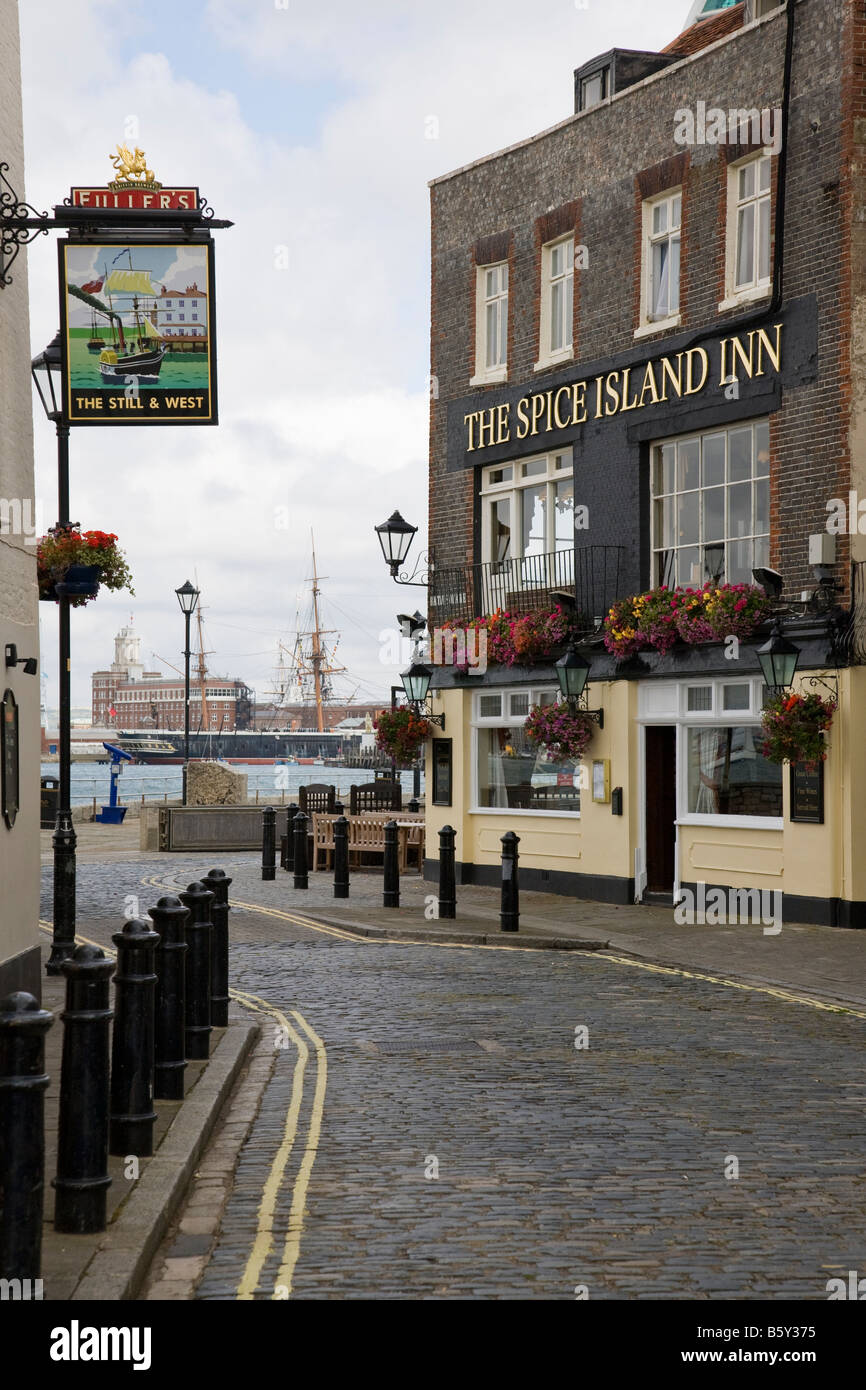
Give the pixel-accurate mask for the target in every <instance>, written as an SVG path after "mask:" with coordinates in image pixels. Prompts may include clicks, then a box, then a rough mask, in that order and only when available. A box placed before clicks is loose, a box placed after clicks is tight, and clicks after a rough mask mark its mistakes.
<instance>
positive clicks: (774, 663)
mask: <svg viewBox="0 0 866 1390" xmlns="http://www.w3.org/2000/svg"><path fill="white" fill-rule="evenodd" d="M757 656H758V660H759V662H760V663H761V670H762V671H763V673H764V681H765V683H766V684H767V686H768V687H769V688H770V690H771V691H772V692H773V694H776V695H777V694H778V693H779V692H780V691H782V690H787V688H788V687H789V686H790V685H791V683H792V681H793V679H794V672H795V671H796V669H797V662H798V661H799V660H800V648H799V647H795V646H794V643H793V642H789V641H788V639H787V637H785V636H783V633H782V619H781V618H776V621H775V622H774V623H773V630H772V632H771V633H770V640H769V641H768V642H765V643H764V645H763V646H762V647H759V648H758V652H757Z"/></svg>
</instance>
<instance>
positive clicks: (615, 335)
mask: <svg viewBox="0 0 866 1390" xmlns="http://www.w3.org/2000/svg"><path fill="white" fill-rule="evenodd" d="M795 13H796V29H795V44H794V52H793V67H792V93H791V104H790V127H789V139H788V159H787V206H786V225H785V245H784V286H783V298H782V305H781V309H782V311H784V310H785V308H786V306H789V305H791V304H792V303H794V302H795V301H799V302H802V304H804V305H806V304H809V305H810V306H812V307H813V309H814V317H815V319H816V322H817V352H816V353H815V354H814V357H813V360H812V361H811V364H810V368H809V370H806V369H803V370H801V371H800V372H799V376H798V379H797V382H796V389H788V386H789V385H790V383H789V382H787V381H786V382H783V386H782V392H781V403H780V408H777V409H775V410H773V411H771V412H769V413H770V416H771V563H772V564H773V565H774V566H775V567H776V568H778V569H779V570H780V571H781V572H782V573H783V575H784V577H785V582H786V593H788V594H790V595H791V596H793V597H797V596H799V593H800V591H801V589H805V588H807V587H812V586H813V585H814V577H813V575H812V571H811V569H810V567H809V565H808V549H807V542H808V536H809V535H810V534H811V533H815V532H820V531H823V530H824V529H825V524H826V516H827V513H826V503H827V501H828V500H829V499H830V498H833V497H843V498H846V497H847V492H848V488H849V486H850V485H851V459H850V450H849V445H848V429H849V425H850V423H851V414H852V411H853V410H854V408H855V402H854V400H853V397H852V382H851V360H850V356H851V355H850V334H851V322H850V314H851V307H852V297H851V296H852V277H853V289H854V292H855V293H859V292H860V286H861V285H862V283H863V281H864V279H866V255H864V250H863V239H862V236H857V237H856V238H854V241H855V245H856V251H855V252H854V253H853V254H852V236H851V232H852V228H855V223H854V214H853V211H852V206H853V197H854V193H855V190H856V191H857V192H858V193H859V195H860V197H859V198H858V202H859V203H860V205H861V206H862V176H861V175H860V174H859V173H858V172H857V171H858V169H859V168H862V167H863V161H862V158H861V159H859V163H858V155H860V154H861V153H862V152H861V151H860V149H859V145H860V143H862V137H861V136H860V130H861V125H862V116H863V111H862V108H863V105H864V96H863V93H864V82H863V77H864V64H866V38H864V31H866V18H864V7H863V5H862V3H860V0H802V2H801V3H799V4H797V6H796V10H795ZM725 16H726V18H725V20H724V25H720V28H724V32H723V33H722V37H721V38H719V39H718V40H717V41H716V42H712V43H710V45H709V47H702V48H701V49H700V51H699V52H697V53H694V54H691V55H689V56H686V57H685V58H684V59H683V60H682V61H679V62H677V63H676V64H675V65H673V66H671V67H669V68H666V69H664V70H662V71H661V72H659V73H657V74H655V75H654V76H652V77H650V78H648V79H647V80H645V81H644V82H642V83H639V84H637V85H636V86H634V87H632V88H628V89H626V90H625V91H623V92H621V93H619V94H617V95H616V96H615V97H614V98H613V100H612V101H609V102H604V103H602V104H601V105H599V106H597V107H593V108H591V109H590V110H588V111H585V112H582V113H581V114H579V115H576V116H572V117H569V118H568V119H566V120H564V121H563V122H562V123H561V124H560V125H558V126H555V127H553V128H552V129H550V130H548V131H545V132H543V133H542V134H540V135H538V136H536V137H534V138H532V139H529V140H527V141H525V142H523V143H521V144H519V145H516V146H513V147H511V148H510V149H508V150H504V151H501V152H499V153H497V154H494V155H491V156H490V157H488V158H486V159H482V160H480V161H478V162H477V163H475V164H473V165H471V166H468V167H467V168H465V169H462V170H459V171H457V172H456V173H455V174H453V175H448V176H445V177H443V178H442V179H439V180H437V181H435V182H434V183H433V185H432V188H431V195H432V196H431V204H432V209H431V211H432V319H431V359H432V366H431V371H432V373H433V375H434V377H435V379H436V383H437V388H438V392H437V394H436V398H434V399H433V400H431V432H430V440H431V446H430V448H431V452H430V518H429V522H430V537H431V544H432V547H433V551H434V555H435V557H436V560H437V562H438V563H439V564H440V565H441V564H465V563H471V562H473V561H477V560H479V559H480V558H481V557H480V556H479V554H478V550H477V532H478V527H477V525H476V516H475V505H476V503H475V497H476V493H477V486H478V483H477V474H478V467H477V466H476V467H475V468H474V469H473V468H472V467H469V468H467V467H465V460H461V459H458V458H457V457H456V456H455V450H454V432H453V428H452V433H451V436H450V440H451V444H450V451H449V428H448V407H449V403H450V404H452V405H453V404H454V403H456V402H464V401H467V400H468V401H470V404H469V406H468V407H467V409H481V408H482V407H484V406H485V405H487V404H492V403H494V402H498V401H499V400H500V399H503V396H502V392H503V390H506V389H508V388H509V387H520V388H521V389H522V390H523V391H524V392H531V391H538V390H542V389H545V388H546V387H547V386H549V385H550V384H551V382H550V379H549V375H550V374H549V370H548V371H535V370H534V363H535V361H536V360H537V358H538V346H539V345H538V324H539V304H538V297H539V281H540V275H539V255H540V246H541V244H542V239H543V238H544V236H545V229H546V228H547V226H548V225H549V219H550V217H551V216H552V215H553V214H554V213H555V212H556V210H559V209H564V208H568V209H573V210H574V211H573V216H574V225H575V227H576V228H577V229H579V230H576V233H575V239H576V242H578V241H579V242H582V243H583V244H584V245H586V247H587V248H588V257H589V261H588V266H587V268H586V269H576V270H575V276H574V286H575V291H574V297H575V364H574V370H573V371H572V377H573V376H574V375H575V372H577V374H579V369H580V366H581V364H583V363H586V364H598V363H602V362H613V363H614V364H615V365H618V360H619V355H621V354H628V353H629V352H631V351H632V350H634V348H635V338H634V332H635V329H636V327H637V326H638V322H639V293H640V290H639V285H640V256H641V238H640V230H639V229H640V216H641V210H640V200H641V198H642V197H646V196H651V195H652V193H653V192H658V191H661V190H662V189H663V188H664V187H668V186H672V185H674V184H676V183H678V182H682V187H683V223H682V272H681V309H680V313H681V319H682V324H681V326H679V327H677V328H676V330H674V331H673V332H671V333H665V334H663V335H651V336H650V337H649V338H648V339H644V340H642V342H641V347H642V349H643V356H644V357H648V356H652V355H658V354H659V353H664V352H666V351H667V347H666V344H667V341H668V340H670V341H671V342H672V343H673V344H674V348H676V346H677V342H675V341H674V340H677V341H679V340H681V339H682V340H683V341H685V339H684V338H683V335H685V338H686V339H687V338H688V335H689V334H690V333H693V332H695V331H697V330H710V331H712V330H714V329H716V330H718V332H719V333H720V334H721V333H724V331H725V325H726V324H727V323H733V322H734V321H739V319H740V318H741V317H743V316H744V315H745V314H747V313H751V312H752V311H753V310H757V308H758V307H759V306H757V305H748V304H746V305H744V306H742V307H739V308H737V309H732V310H729V311H727V312H726V313H720V312H719V310H718V304H719V302H720V301H721V300H722V299H723V298H724V278H725V224H726V217H727V207H726V200H727V169H728V162H729V160H731V159H736V158H740V157H742V156H743V155H744V154H746V153H748V152H749V149H750V148H751V146H750V145H749V144H748V143H747V144H744V145H740V144H737V145H736V146H726V145H722V146H719V145H717V144H695V145H692V146H691V147H689V148H687V149H683V147H681V146H678V145H677V144H676V142H675V140H674V128H675V113H676V112H677V111H678V110H680V109H682V108H691V109H692V110H694V109H696V107H697V103H698V102H699V101H702V102H704V103H705V104H706V108H707V109H709V108H712V107H719V108H722V109H723V110H725V111H727V110H729V109H731V108H739V109H752V108H757V109H758V110H763V109H765V108H769V109H771V110H776V109H778V108H779V107H780V106H781V104H782V94H783V72H784V57H785V39H786V29H787V9H786V7H782V8H781V9H780V10H779V11H777V12H774V13H773V14H772V15H771V16H769V17H767V18H766V19H763V20H761V21H759V22H758V23H755V24H749V25H747V27H745V28H736V27H735V24H741V23H742V11H741V12H740V19H739V20H736V21H735V20H734V18H733V12H731V11H726V12H725ZM746 17H748V16H746ZM667 37H668V36H667V35H664V34H660V35H659V47H660V49H661V45H662V42H663V41H664V40H665V39H666V38H667ZM857 119H859V120H860V122H861V125H857V124H855V121H856V120H857ZM778 166H779V161H778V159H777V158H776V157H774V158H773V161H772V207H773V208H775V205H776V197H777V194H778ZM570 215H571V214H570ZM504 228H508V229H509V233H510V240H509V243H508V245H509V269H510V279H509V352H508V383H507V387H505V388H504V387H502V386H496V385H490V386H481V387H477V388H471V387H470V386H469V384H468V382H469V376H470V374H471V363H472V359H473V355H474V265H475V248H476V247H477V245H478V244H479V239H484V238H490V237H496V236H501V235H502V233H503V229H504ZM774 230H777V229H774ZM856 230H857V231H858V232H859V231H861V230H862V228H860V227H856ZM467 272H468V273H467ZM470 277H471V278H472V289H471V292H470V291H469V289H468V284H469V280H470ZM810 312H811V308H810ZM787 350H788V351H789V352H790V351H793V350H794V349H793V348H792V347H791V345H788V347H787ZM560 370H561V369H560ZM715 404H716V405H717V406H719V407H724V405H725V400H724V397H723V393H722V392H721V390H718V391H716V393H715ZM633 418H634V417H633ZM730 418H731V419H732V420H734V419H736V418H748V416H747V415H744V407H743V403H742V402H740V403H739V408H738V410H737V409H734V406H733V405H732V408H731V415H730ZM714 423H718V421H715V422H714ZM640 425H641V430H642V435H641V437H642V438H643V439H644V440H646V439H648V438H651V437H652V436H651V435H648V434H647V432H646V430H647V428H648V422H647V421H646V420H644V419H643V418H642V419H641V421H640ZM660 428H661V426H660ZM660 437H664V431H662V434H661V435H660ZM606 438H607V436H605V434H604V432H603V431H602V430H601V429H598V428H597V429H593V428H590V426H589V425H586V426H578V427H576V428H575V429H574V430H573V443H574V449H575V482H576V492H575V500H576V502H577V503H580V502H581V501H583V500H586V499H585V497H584V496H582V488H583V483H584V481H585V482H586V491H587V496H588V495H590V494H591V495H592V496H593V498H594V499H595V501H596V503H597V506H596V511H595V516H596V517H597V518H598V520H599V525H600V526H603V530H604V536H603V538H604V539H605V540H608V539H609V538H613V537H615V536H616V535H617V534H619V537H620V539H621V541H622V543H623V544H626V545H628V547H629V549H630V551H632V552H637V551H638V550H640V549H641V547H642V554H643V557H644V558H643V559H642V560H641V565H642V566H643V565H644V559H645V557H646V541H645V536H644V539H643V540H639V539H638V537H639V535H643V533H644V532H645V528H646V524H647V519H646V515H645V511H646V488H645V482H644V483H642V482H641V479H640V478H639V477H638V472H639V468H640V467H642V466H643V465H642V464H639V463H638V462H637V450H636V449H634V448H633V449H632V451H631V457H630V460H629V461H628V462H626V461H625V460H623V462H622V466H618V467H610V468H608V457H607V450H606ZM632 442H633V443H634V441H632ZM520 452H525V449H522V448H521V449H518V450H515V456H517V455H518V454H519V453H520ZM643 458H644V463H645V452H644V455H643ZM487 461H490V459H489V458H487V457H482V458H481V459H479V460H478V463H479V464H480V463H481V462H487ZM473 462H474V460H473ZM601 471H604V473H605V476H604V484H603V486H601V485H600V483H599V476H598V475H599V473H600V472H601ZM642 488H643V494H641V489H642ZM864 495H866V490H864ZM638 510H640V513H641V518H640V522H638V521H636V520H635V518H636V517H637V514H638ZM626 518H631V520H625V519H626ZM618 519H620V520H618ZM618 527H619V531H618ZM588 539H589V540H595V539H602V535H601V533H600V532H596V534H595V535H593V534H590V535H589V537H588ZM848 558H849V546H848V541H847V538H846V537H844V536H839V537H838V538H837V566H836V570H835V574H836V577H837V579H838V580H839V581H840V582H841V583H842V584H843V585H844V586H846V589H847V581H848V565H847V561H848ZM648 578H649V576H648V574H647V573H645V572H643V573H641V575H640V576H639V577H638V582H639V583H640V584H644V583H646V582H648Z"/></svg>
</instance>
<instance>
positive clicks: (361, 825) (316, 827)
mask: <svg viewBox="0 0 866 1390" xmlns="http://www.w3.org/2000/svg"><path fill="white" fill-rule="evenodd" d="M336 819H337V817H336V816H329V815H325V814H322V813H314V815H313V852H312V868H313V869H314V870H316V869H318V868H319V867H320V863H319V858H320V855H321V854H324V856H325V863H324V868H326V869H328V868H330V867H331V866H332V864H333V856H334V822H335V821H336ZM346 819H347V820H348V822H349V862H350V863H351V862H352V858H353V856H354V859H355V863H356V864H359V863H360V860H361V856H362V855H363V854H381V855H382V857H383V860H384V856H385V826H386V825H387V823H388V821H391V820H398V821H401V822H403V824H401V825H400V827H399V830H398V833H397V844H398V849H399V865H400V872H401V873H404V872H405V870H406V868H407V866H408V861H409V850H410V849H412V850H413V851H415V857H416V858H417V863H418V872H419V873H420V872H421V871H422V869H423V865H424V816H423V814H421V813H420V812H418V813H410V812H407V813H405V814H404V813H402V812H395V811H366V812H364V813H363V814H361V815H358V816H347V817H346ZM407 821H408V822H411V823H410V824H408V825H407V824H406V822H407Z"/></svg>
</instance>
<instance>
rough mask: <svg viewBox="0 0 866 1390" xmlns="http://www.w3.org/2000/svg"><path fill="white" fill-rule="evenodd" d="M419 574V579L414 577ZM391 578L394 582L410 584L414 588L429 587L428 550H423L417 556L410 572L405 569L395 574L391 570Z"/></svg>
mask: <svg viewBox="0 0 866 1390" xmlns="http://www.w3.org/2000/svg"><path fill="white" fill-rule="evenodd" d="M419 574H420V575H421V578H420V579H418V578H416V576H417V575H419ZM391 578H392V579H393V581H394V583H395V584H411V585H413V586H414V587H415V588H416V589H427V588H429V586H430V552H429V551H428V550H425V551H424V553H423V555H419V556H418V562H417V564H416V565H415V568H414V569H413V571H412V573H411V574H407V573H406V571H405V570H404V572H403V573H402V574H395V573H393V572H392V574H391Z"/></svg>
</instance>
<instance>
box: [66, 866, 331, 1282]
mask: <svg viewBox="0 0 866 1390" xmlns="http://www.w3.org/2000/svg"><path fill="white" fill-rule="evenodd" d="M152 886H153V885H152ZM157 886H160V887H162V886H163V885H162V884H159V885H157ZM39 926H40V929H41V930H42V931H44V932H46V933H47V934H49V935H50V934H51V933H52V930H53V929H52V925H51V923H50V922H45V921H43V920H42V919H41V918H40V921H39ZM75 939H76V941H83V942H85V943H86V944H87V945H89V946H99V947H100V948H101V949H102V950H103V951H105V953H106V955H107V956H109V957H110V958H111V959H112V960H116V958H117V952H116V951H113V950H112V949H111V947H110V946H103V945H102V942H100V941H94V940H93V939H92V938H91V937H89V936H82V934H81V933H80V932H76V934H75ZM229 994H230V995H231V997H232V999H236V1000H237V1001H238V1003H239V1004H242V1005H243V1006H244V1007H245V1008H247V1009H251V1010H253V1011H254V1012H256V1013H259V1014H264V1015H266V1016H269V1017H271V1018H273V1019H275V1020H276V1022H277V1023H278V1024H279V1026H280V1027H281V1028H283V1029H284V1030H285V1033H286V1036H287V1037H288V1038H290V1039H291V1041H292V1043H293V1044H294V1046H295V1048H296V1050H297V1054H298V1056H297V1061H296V1063H295V1071H294V1075H293V1078H292V1098H291V1101H290V1104H289V1109H288V1112H287V1114H286V1124H285V1129H284V1131H283V1138H282V1142H281V1144H280V1147H279V1149H278V1150H277V1154H276V1157H275V1158H274V1161H273V1163H272V1164H271V1168H270V1172H269V1173H268V1177H267V1179H266V1181H265V1185H264V1188H263V1190H262V1200H261V1203H260V1205H259V1210H258V1216H257V1223H256V1235H255V1239H254V1241H253V1246H252V1250H251V1252H250V1255H249V1258H248V1260H247V1263H246V1267H245V1269H244V1273H243V1277H242V1278H241V1281H240V1283H239V1284H238V1288H237V1297H238V1299H245V1300H247V1299H252V1298H253V1296H254V1294H255V1291H256V1289H257V1288H258V1284H259V1279H260V1277H261V1272H262V1268H263V1266H264V1263H265V1260H266V1259H267V1258H268V1256H269V1255H270V1254H271V1252H272V1250H273V1248H274V1218H275V1215H276V1207H277V1198H278V1196H279V1191H280V1187H281V1184H282V1181H283V1177H284V1175H285V1171H286V1165H287V1164H288V1161H289V1157H290V1155H291V1153H292V1150H293V1148H294V1144H295V1139H296V1138H297V1133H298V1123H299V1120H300V1115H301V1105H302V1102H303V1097H304V1080H305V1074H306V1070H307V1067H308V1065H309V1062H310V1048H309V1046H308V1044H307V1041H306V1040H305V1038H304V1037H303V1036H302V1035H301V1034H300V1033H298V1032H297V1030H296V1029H295V1028H293V1027H292V1025H291V1023H290V1022H289V1020H288V1018H286V1016H285V1014H284V1013H283V1012H282V1011H281V1010H280V1009H278V1008H276V1007H275V1006H274V1005H273V1004H269V1003H268V1001H267V1000H266V999H262V998H261V997H260V996H259V995H258V994H250V993H249V992H248V991H246V990H240V989H230V990H229ZM291 1016H292V1018H293V1019H295V1021H296V1022H297V1024H298V1026H299V1027H300V1028H301V1029H302V1030H303V1033H305V1034H306V1037H307V1038H308V1039H309V1041H310V1042H311V1043H312V1045H313V1049H314V1052H315V1058H316V1083H315V1088H314V1090H313V1100H312V1109H311V1113H310V1121H309V1125H308V1128H307V1139H306V1143H305V1145H304V1152H303V1155H302V1157H301V1162H300V1165H299V1167H298V1171H297V1174H296V1176H295V1181H294V1184H293V1187H292V1201H291V1206H290V1208H289V1220H288V1227H287V1230H286V1236H285V1240H284V1242H283V1250H282V1256H281V1259H280V1267H279V1271H278V1273H277V1277H276V1279H275V1280H274V1291H273V1293H272V1295H271V1297H272V1298H273V1299H275V1300H277V1299H286V1298H289V1297H291V1292H292V1280H293V1278H294V1272H295V1265H296V1264H297V1262H298V1256H299V1255H300V1252H301V1233H302V1231H303V1228H304V1215H305V1212H306V1204H307V1189H308V1187H309V1184H310V1176H311V1174H312V1171H313V1163H314V1162H315V1157H316V1152H317V1150H318V1146H319V1135H320V1133H321V1129H322V1116H323V1114H324V1109H325V1090H326V1088H327V1084H328V1059H327V1054H326V1051H325V1044H324V1042H323V1041H322V1039H321V1038H320V1037H319V1035H318V1033H316V1032H315V1030H314V1029H313V1028H311V1026H310V1024H309V1023H308V1022H307V1020H306V1019H305V1018H304V1016H303V1015H302V1014H300V1013H299V1012H298V1010H297V1009H292V1011H291Z"/></svg>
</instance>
